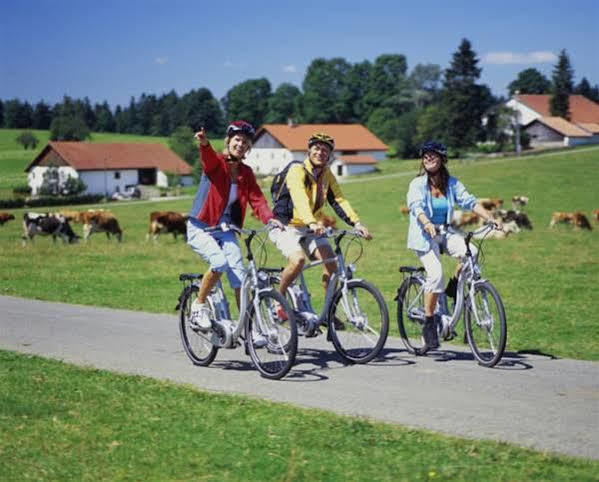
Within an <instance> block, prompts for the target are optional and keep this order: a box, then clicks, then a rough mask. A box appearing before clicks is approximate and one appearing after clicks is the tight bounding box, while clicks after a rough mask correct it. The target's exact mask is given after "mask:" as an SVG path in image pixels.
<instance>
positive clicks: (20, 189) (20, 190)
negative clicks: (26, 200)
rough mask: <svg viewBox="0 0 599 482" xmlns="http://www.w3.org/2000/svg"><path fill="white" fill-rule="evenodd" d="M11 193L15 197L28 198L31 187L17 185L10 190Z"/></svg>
mask: <svg viewBox="0 0 599 482" xmlns="http://www.w3.org/2000/svg"><path fill="white" fill-rule="evenodd" d="M12 192H13V194H14V195H15V196H29V195H30V194H31V187H29V184H19V185H18V186H15V187H13V188H12Z"/></svg>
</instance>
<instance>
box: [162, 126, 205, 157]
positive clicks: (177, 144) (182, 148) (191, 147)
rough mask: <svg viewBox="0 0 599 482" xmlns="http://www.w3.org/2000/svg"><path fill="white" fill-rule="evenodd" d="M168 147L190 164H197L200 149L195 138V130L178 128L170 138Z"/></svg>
mask: <svg viewBox="0 0 599 482" xmlns="http://www.w3.org/2000/svg"><path fill="white" fill-rule="evenodd" d="M168 146H169V147H170V148H171V149H172V150H173V151H174V152H176V153H177V154H178V155H179V157H181V158H182V159H185V160H186V161H187V162H188V163H189V164H191V165H193V164H195V163H196V161H197V158H198V148H197V145H196V142H195V140H194V138H193V130H192V129H191V128H190V127H187V126H181V127H177V128H176V129H175V130H174V131H173V133H172V134H171V136H170V137H169V140H168Z"/></svg>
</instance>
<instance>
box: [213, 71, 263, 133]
mask: <svg viewBox="0 0 599 482" xmlns="http://www.w3.org/2000/svg"><path fill="white" fill-rule="evenodd" d="M270 95H271V87H270V82H269V81H268V80H267V79H266V78H264V77H263V78H260V79H250V80H246V81H245V82H242V83H240V84H237V85H235V86H234V87H233V88H231V89H230V90H229V91H228V92H227V94H226V95H225V97H224V98H223V99H222V103H223V106H224V108H225V112H226V114H227V119H229V120H236V119H243V120H245V121H247V122H250V123H251V124H253V125H254V126H255V127H256V128H258V127H259V126H261V125H262V124H263V123H264V119H265V118H266V114H267V113H268V100H269V98H270Z"/></svg>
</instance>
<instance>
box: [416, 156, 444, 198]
mask: <svg viewBox="0 0 599 482" xmlns="http://www.w3.org/2000/svg"><path fill="white" fill-rule="evenodd" d="M446 162H447V161H446V160H445V159H444V158H442V161H441V167H439V181H440V182H439V185H438V186H436V187H437V188H439V189H440V190H441V192H442V193H443V195H444V196H447V184H449V171H448V170H447V167H446V165H445V163H446ZM423 174H426V175H427V178H428V179H427V184H428V187H429V189H430V188H431V186H433V183H432V179H431V176H430V175H429V174H428V172H427V171H426V169H425V168H424V160H422V161H420V170H419V171H418V175H419V176H422V175H423Z"/></svg>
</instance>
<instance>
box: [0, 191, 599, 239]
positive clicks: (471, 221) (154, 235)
mask: <svg viewBox="0 0 599 482" xmlns="http://www.w3.org/2000/svg"><path fill="white" fill-rule="evenodd" d="M528 200H529V199H528V197H526V196H514V197H513V198H512V209H508V210H506V209H503V199H494V198H484V199H479V202H480V203H481V204H482V205H483V206H484V207H485V208H486V209H487V210H489V211H491V212H492V213H493V215H494V216H495V217H496V218H498V219H501V221H502V223H503V230H502V231H493V234H492V236H493V237H495V238H498V239H503V238H505V237H507V236H508V235H509V234H511V233H518V232H520V231H521V230H522V229H532V223H531V222H530V219H529V218H528V215H527V214H526V213H525V212H524V211H523V209H524V207H525V206H526V205H527V204H528ZM400 211H401V212H402V213H403V214H408V212H409V211H408V208H407V207H406V206H401V208H400ZM593 218H594V220H595V222H596V223H599V209H595V210H594V211H593ZM13 219H15V217H14V215H13V214H11V213H7V212H0V226H1V225H3V224H5V223H6V222H8V221H10V220H13ZM186 222H187V215H186V214H183V213H177V212H174V211H153V212H151V213H150V219H149V225H148V233H147V235H146V240H148V239H153V240H154V241H156V240H157V239H158V235H159V234H163V233H171V234H172V235H173V237H174V238H175V239H177V235H179V234H180V235H182V236H183V238H184V239H186V234H187V229H186ZM480 222H481V219H480V218H479V217H478V216H477V215H476V214H474V213H466V212H463V211H458V210H456V211H454V213H453V220H452V223H451V224H452V226H454V227H455V228H458V229H461V228H463V227H465V226H468V225H475V224H480ZM71 223H79V224H82V226H83V239H85V240H87V239H89V237H90V236H91V235H92V234H93V233H106V236H107V237H108V238H109V239H110V237H111V236H114V237H116V239H117V240H118V241H122V239H123V230H122V229H121V227H120V225H119V222H118V220H117V219H116V217H115V216H114V214H112V213H111V212H110V211H108V210H104V209H88V210H87V211H71V210H64V211H59V212H55V213H43V214H41V213H34V212H26V213H25V214H23V245H25V244H26V243H27V242H28V241H32V240H33V238H34V237H35V236H36V235H42V236H52V237H53V239H54V240H55V241H56V239H57V238H59V237H60V238H61V239H62V240H63V241H64V242H65V243H76V242H78V241H79V239H80V238H81V236H78V235H77V234H75V232H74V231H73V229H72V227H71ZM560 223H564V224H570V225H572V226H574V227H576V228H580V229H588V230H589V231H590V230H591V229H592V227H591V223H590V222H589V219H588V218H587V217H586V216H585V214H584V213H582V212H580V211H576V212H573V213H567V212H554V213H553V214H552V216H551V222H550V223H549V227H551V228H552V227H554V226H555V225H556V224H560Z"/></svg>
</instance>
